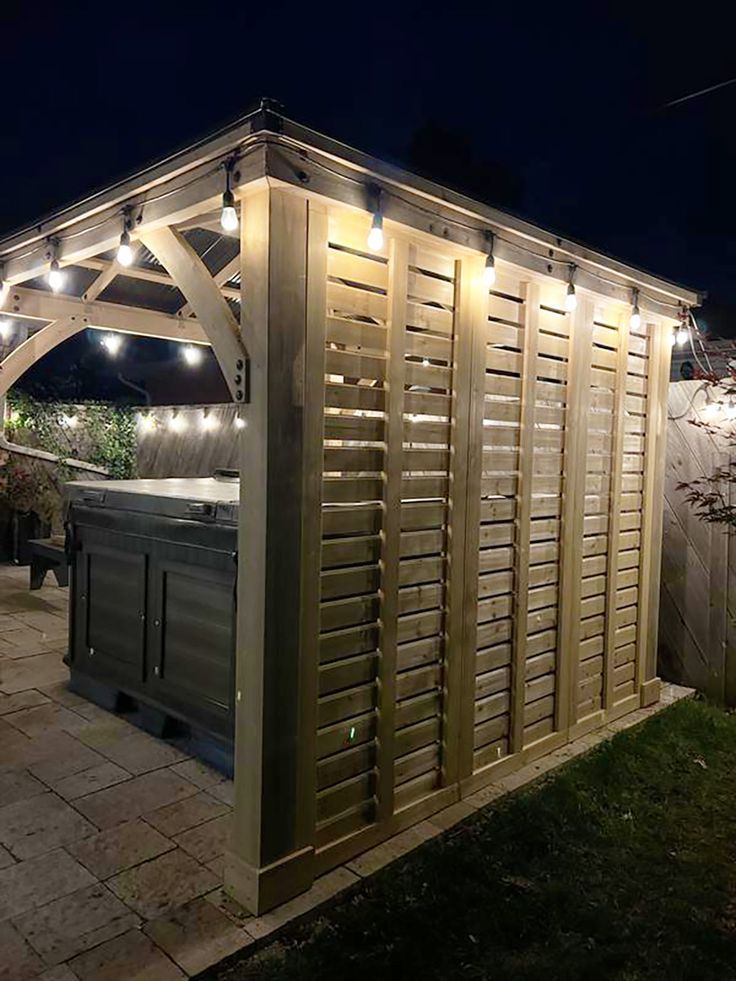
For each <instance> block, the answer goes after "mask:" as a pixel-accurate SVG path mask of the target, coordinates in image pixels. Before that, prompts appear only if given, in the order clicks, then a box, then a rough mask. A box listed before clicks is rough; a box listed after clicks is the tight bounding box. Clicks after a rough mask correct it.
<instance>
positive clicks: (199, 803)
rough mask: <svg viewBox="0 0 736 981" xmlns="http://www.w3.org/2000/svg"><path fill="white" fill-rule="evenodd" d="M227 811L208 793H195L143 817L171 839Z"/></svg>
mask: <svg viewBox="0 0 736 981" xmlns="http://www.w3.org/2000/svg"><path fill="white" fill-rule="evenodd" d="M173 769H174V768H172V770H173ZM179 779H181V778H179ZM229 810H230V808H229V807H228V805H227V804H223V802H222V801H220V800H217V798H215V797H212V796H211V795H210V794H209V793H195V794H194V796H192V797H187V798H186V799H185V800H182V801H179V802H177V803H175V804H169V805H167V806H166V807H160V808H157V809H156V810H155V811H149V812H147V813H145V814H144V815H143V817H144V818H145V820H146V821H148V823H149V824H150V825H152V826H153V827H154V828H156V829H157V830H158V831H160V832H161V834H164V835H168V837H169V838H173V837H174V836H175V835H178V834H181V832H182V831H188V830H189V829H190V828H194V827H196V825H198V824H203V823H204V822H205V821H209V820H212V818H217V817H220V815H221V814H227V813H228V811H229Z"/></svg>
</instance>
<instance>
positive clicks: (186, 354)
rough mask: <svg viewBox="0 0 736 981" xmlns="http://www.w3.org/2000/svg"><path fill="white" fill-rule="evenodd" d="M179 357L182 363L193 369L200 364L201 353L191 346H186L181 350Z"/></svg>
mask: <svg viewBox="0 0 736 981" xmlns="http://www.w3.org/2000/svg"><path fill="white" fill-rule="evenodd" d="M181 356H182V357H183V358H184V363H185V364H188V365H189V367H190V368H195V367H196V366H197V365H198V364H201V362H202V352H201V351H200V349H199V348H198V347H195V346H194V345H193V344H187V345H186V346H185V347H184V348H183V349H182V352H181Z"/></svg>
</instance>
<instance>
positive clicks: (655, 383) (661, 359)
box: [636, 318, 672, 705]
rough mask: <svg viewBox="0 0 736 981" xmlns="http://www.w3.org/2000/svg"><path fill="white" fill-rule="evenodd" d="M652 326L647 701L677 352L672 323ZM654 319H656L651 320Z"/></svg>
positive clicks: (642, 595) (645, 531) (643, 637)
mask: <svg viewBox="0 0 736 981" xmlns="http://www.w3.org/2000/svg"><path fill="white" fill-rule="evenodd" d="M651 320H653V321H654V322H652V323H651V326H650V331H651V334H650V348H649V378H648V381H647V424H646V437H645V449H644V452H645V461H646V462H645V468H646V469H645V471H644V489H643V502H644V514H643V518H642V529H641V556H640V566H639V622H638V624H637V634H636V690H637V691H639V692H640V693H641V700H642V703H643V704H644V705H649V704H651V703H652V702H655V701H656V700H657V698H658V697H659V679H658V678H657V677H656V674H657V635H658V623H657V613H658V609H659V581H660V574H661V555H662V552H661V546H662V498H663V493H664V465H665V450H666V439H667V390H668V387H669V381H670V360H671V357H672V343H671V336H672V332H671V328H670V326H669V325H668V324H667V323H666V322H664V321H661V320H659V319H658V318H657V319H656V320H655V319H654V318H651ZM650 322H651V321H650Z"/></svg>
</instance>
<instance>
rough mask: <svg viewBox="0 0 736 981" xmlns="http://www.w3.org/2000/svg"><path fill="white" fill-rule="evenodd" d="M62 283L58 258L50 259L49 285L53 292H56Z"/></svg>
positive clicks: (62, 277)
mask: <svg viewBox="0 0 736 981" xmlns="http://www.w3.org/2000/svg"><path fill="white" fill-rule="evenodd" d="M63 285H64V273H63V272H62V271H61V269H59V260H58V259H52V260H51V265H50V266H49V286H50V287H51V289H52V290H53V291H54V293H58V292H59V290H60V289H61V287H62V286H63Z"/></svg>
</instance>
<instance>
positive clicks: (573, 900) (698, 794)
mask: <svg viewBox="0 0 736 981" xmlns="http://www.w3.org/2000/svg"><path fill="white" fill-rule="evenodd" d="M734 763H736V716H733V715H728V714H726V713H724V712H722V711H719V710H718V709H715V708H712V707H710V706H707V705H705V704H704V703H702V702H694V701H690V700H688V701H683V702H680V703H679V704H677V705H675V706H673V707H672V708H670V709H668V710H667V711H665V712H663V713H661V714H660V715H658V716H656V717H655V718H653V719H652V720H651V721H649V722H647V723H646V724H645V725H643V726H641V727H639V728H638V729H634V730H630V731H628V732H624V733H621V734H619V735H617V736H616V737H615V738H614V739H613V740H612V741H610V742H607V743H603V744H601V745H600V746H599V747H598V748H597V749H596V750H594V751H593V752H592V753H591V754H589V755H588V756H586V757H585V758H582V759H580V760H577V761H575V762H572V763H570V764H568V765H567V766H566V767H565V768H564V769H563V770H561V771H558V773H557V774H555V775H554V776H553V777H551V778H549V779H548V780H547V781H545V782H544V783H543V784H537V785H536V786H535V787H533V788H531V789H529V790H527V791H522V792H520V793H518V794H516V795H513V796H511V797H510V798H507V799H506V800H505V801H504V802H501V803H500V804H496V805H491V806H490V807H489V808H488V809H487V810H486V811H485V812H480V813H479V814H478V815H476V816H474V817H472V818H470V819H468V820H467V821H466V822H465V823H463V824H462V825H458V826H457V827H456V828H455V829H453V831H452V832H450V833H449V834H447V835H445V836H443V837H442V838H441V839H435V840H433V841H431V842H429V843H427V844H426V845H425V846H423V847H422V848H421V849H420V850H419V851H415V852H413V853H412V854H411V855H410V856H407V857H406V858H404V859H402V860H401V861H400V862H398V863H396V864H394V865H392V866H391V867H389V868H387V869H385V870H384V871H383V872H381V873H379V874H377V875H376V876H375V877H373V878H371V879H369V880H367V881H366V882H364V883H361V884H360V886H358V887H356V889H355V890H354V891H353V892H352V893H350V894H348V895H346V896H344V897H343V898H342V899H341V900H340V901H339V902H338V903H337V904H335V905H333V906H332V907H330V909H329V910H327V911H323V912H322V915H321V916H318V917H316V918H312V919H310V920H308V921H305V922H302V923H301V924H300V925H297V926H294V927H292V928H290V929H288V930H287V931H286V932H284V933H283V934H282V935H281V937H280V938H279V940H277V941H274V942H272V943H271V944H270V945H269V946H267V947H265V948H262V949H261V950H260V951H258V952H256V953H254V954H250V955H241V956H238V955H236V956H235V957H234V958H232V959H231V960H230V961H228V962H224V963H223V964H221V965H220V967H219V968H215V969H211V970H210V971H208V972H206V973H205V974H203V975H201V978H202V979H205V978H206V979H207V981H214V979H217V981H240V979H246V978H247V979H251V978H265V979H277V978H278V979H279V981H290V979H299V981H305V979H311V978H314V979H317V978H319V979H343V978H345V979H350V981H361V979H371V981H375V979H376V978H380V977H386V976H387V975H388V976H390V977H396V978H399V977H400V978H411V979H414V978H417V979H419V978H421V979H429V978H437V979H440V978H441V979H443V981H447V979H454V978H458V979H460V978H462V979H481V978H489V979H493V981H496V979H504V978H514V979H519V978H534V979H536V978H540V979H545V981H550V979H558V978H559V979H563V978H564V979H565V981H571V979H576V978H586V979H587V978H591V979H593V978H595V979H607V978H616V979H621V981H634V979H640V978H667V979H679V978H682V979H685V978H688V979H689V978H693V979H695V978H697V979H699V981H705V979H710V978H714V979H715V978H718V979H719V981H723V979H727V978H736V866H734V864H733V859H734V855H735V854H736V849H735V847H734V846H735V845H736V838H735V832H736V807H735V806H734V800H735V799H736V766H735V765H734Z"/></svg>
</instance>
